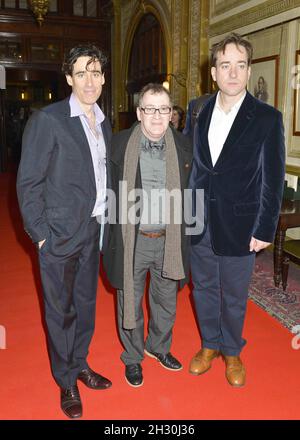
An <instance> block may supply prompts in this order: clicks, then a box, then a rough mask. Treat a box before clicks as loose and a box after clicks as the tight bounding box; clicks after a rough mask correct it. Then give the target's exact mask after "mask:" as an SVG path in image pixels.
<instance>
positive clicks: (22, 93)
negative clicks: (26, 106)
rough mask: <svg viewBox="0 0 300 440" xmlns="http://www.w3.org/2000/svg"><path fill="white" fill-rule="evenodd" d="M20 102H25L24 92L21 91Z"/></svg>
mask: <svg viewBox="0 0 300 440" xmlns="http://www.w3.org/2000/svg"><path fill="white" fill-rule="evenodd" d="M21 100H22V101H25V91H24V90H22V92H21Z"/></svg>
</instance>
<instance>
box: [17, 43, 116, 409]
mask: <svg viewBox="0 0 300 440" xmlns="http://www.w3.org/2000/svg"><path fill="white" fill-rule="evenodd" d="M105 62H106V58H105V56H104V55H103V54H102V52H101V51H100V50H99V49H98V48H97V47H95V46H92V45H86V46H77V47H74V48H73V49H71V51H70V52H69V54H68V55H67V56H66V59H65V62H64V64H63V72H64V73H65V75H66V79H67V82H68V84H69V85H70V86H71V87H72V94H71V96H70V97H69V98H67V99H65V100H63V101H60V102H57V103H54V104H51V105H50V106H48V107H45V108H43V109H42V110H40V111H37V112H35V113H34V114H33V115H32V117H31V118H30V120H29V121H28V123H27V126H26V128H25V132H24V136H23V145H22V157H21V162H20V167H19V171H18V179H17V192H18V198H19V205H20V209H21V213H22V216H23V220H24V227H25V230H26V232H27V233H28V234H29V236H30V237H31V239H32V241H33V242H34V243H36V245H37V248H38V252H39V263H40V273H41V279H42V285H43V293H44V305H45V307H44V309H45V321H46V326H47V331H48V347H49V354H50V360H51V368H52V373H53V376H54V378H55V380H56V382H57V384H58V385H59V387H60V389H61V408H62V410H63V411H64V413H65V414H66V415H67V416H68V417H70V418H77V417H80V416H81V414H82V404H81V399H80V394H79V390H78V387H77V380H80V381H81V382H83V383H84V384H85V385H86V386H88V387H89V388H92V389H106V388H109V387H110V386H111V382H110V381H109V380H108V379H106V378H104V377H103V376H101V375H100V374H97V373H95V372H94V371H93V370H91V368H90V367H89V366H88V364H87V360H86V358H87V355H88V347H89V344H90V341H91V338H92V335H93V332H94V324H95V303H96V291H97V282H98V273H99V236H100V225H99V222H98V221H97V218H98V219H99V218H101V216H102V215H104V211H105V197H106V185H107V183H108V184H109V182H108V179H109V174H108V173H107V169H106V158H107V153H108V150H107V146H108V145H109V142H110V138H111V127H110V124H109V122H108V120H107V118H105V116H104V114H103V113H102V111H101V109H100V107H99V106H98V105H97V104H96V101H97V100H98V98H99V97H100V95H101V92H102V86H103V84H104V82H105V80H104V73H103V70H102V69H103V67H104V65H105ZM101 227H102V226H101ZM102 236H103V230H102V231H101V237H102Z"/></svg>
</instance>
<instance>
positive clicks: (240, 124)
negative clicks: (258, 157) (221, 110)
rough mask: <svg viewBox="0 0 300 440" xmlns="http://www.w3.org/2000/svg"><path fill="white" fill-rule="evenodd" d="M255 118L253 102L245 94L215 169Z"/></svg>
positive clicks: (252, 99)
mask: <svg viewBox="0 0 300 440" xmlns="http://www.w3.org/2000/svg"><path fill="white" fill-rule="evenodd" d="M254 116H255V100H254V98H252V96H251V95H250V93H248V92H247V94H246V96H245V99H244V101H243V103H242V105H241V107H240V109H239V111H238V113H237V115H236V118H235V120H234V121H233V124H232V127H231V129H230V132H229V133H228V136H227V138H226V140H225V143H224V145H223V148H222V151H221V153H220V156H219V157H218V160H217V162H216V164H215V167H217V166H219V165H220V164H221V163H222V162H223V161H224V159H226V157H228V155H229V154H230V152H231V150H232V149H233V148H234V147H235V145H236V144H237V143H238V141H239V139H240V138H241V137H242V136H243V134H244V132H245V131H246V130H247V128H248V125H249V123H250V122H251V121H252V119H253V117H254Z"/></svg>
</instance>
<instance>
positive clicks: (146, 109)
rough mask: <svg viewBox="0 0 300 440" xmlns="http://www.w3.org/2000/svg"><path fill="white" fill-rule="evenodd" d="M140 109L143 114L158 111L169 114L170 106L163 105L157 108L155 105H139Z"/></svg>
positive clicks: (153, 113) (151, 113)
mask: <svg viewBox="0 0 300 440" xmlns="http://www.w3.org/2000/svg"><path fill="white" fill-rule="evenodd" d="M140 109H141V110H143V112H144V113H145V115H155V113H156V112H158V113H159V114H160V115H169V114H170V113H171V110H172V109H171V107H168V106H166V105H163V106H161V107H159V108H156V107H140Z"/></svg>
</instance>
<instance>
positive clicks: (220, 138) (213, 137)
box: [208, 91, 246, 166]
mask: <svg viewBox="0 0 300 440" xmlns="http://www.w3.org/2000/svg"><path fill="white" fill-rule="evenodd" d="M245 96H246V91H245V93H244V95H243V96H242V97H241V98H240V99H239V100H238V102H237V103H235V104H234V105H233V106H232V107H231V109H230V111H229V112H228V113H225V112H224V110H223V109H222V108H221V106H220V92H218V95H217V99H216V103H215V106H214V109H213V113H212V116H211V121H210V125H209V130H208V144H209V149H210V155H211V160H212V164H213V166H215V164H216V162H217V160H218V157H219V156H220V154H221V151H222V148H223V145H224V144H225V141H226V139H227V136H228V133H229V132H230V129H231V127H232V124H233V122H234V120H235V117H236V115H237V114H238V111H239V109H240V107H241V105H242V102H243V101H244V99H245Z"/></svg>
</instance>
